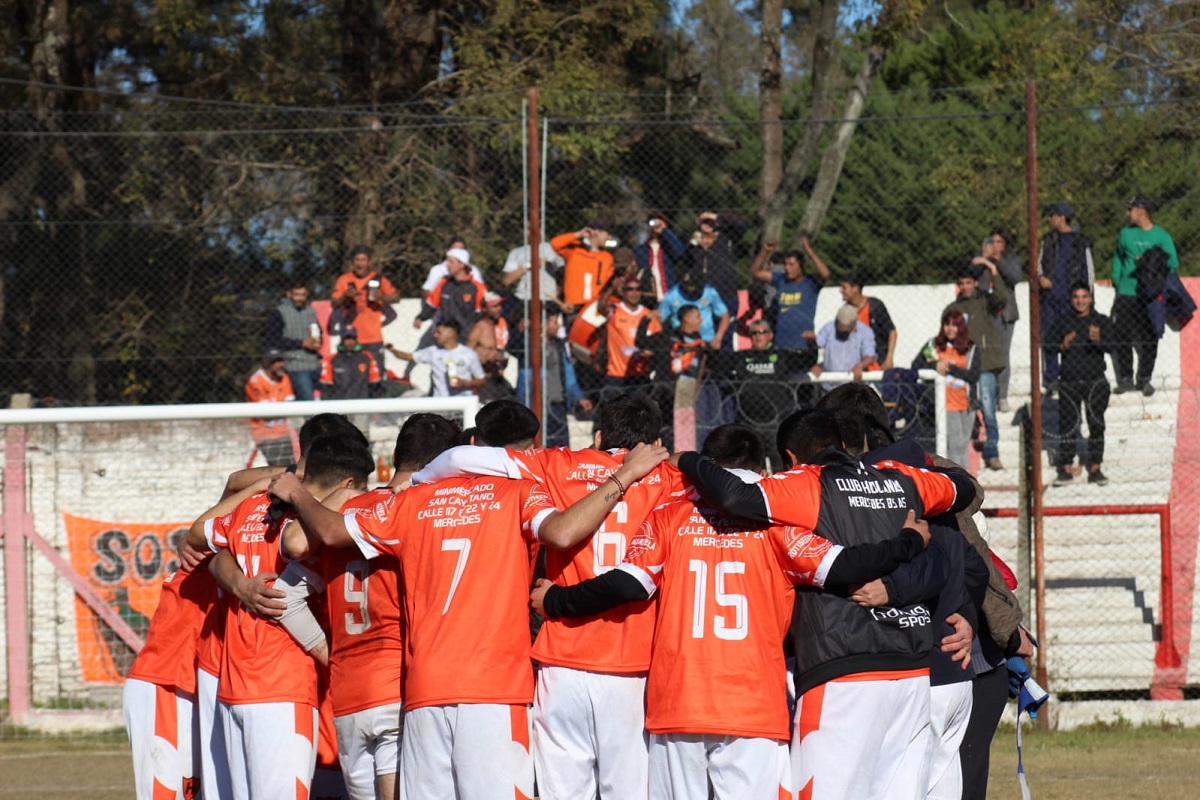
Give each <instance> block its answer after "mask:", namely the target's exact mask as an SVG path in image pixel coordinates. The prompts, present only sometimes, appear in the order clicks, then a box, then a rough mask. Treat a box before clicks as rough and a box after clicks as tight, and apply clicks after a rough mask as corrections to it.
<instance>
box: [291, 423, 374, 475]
mask: <svg viewBox="0 0 1200 800" xmlns="http://www.w3.org/2000/svg"><path fill="white" fill-rule="evenodd" d="M321 436H345V437H348V438H350V439H353V440H356V441H358V442H359V443H361V444H362V446H363V447H369V446H370V445H369V444H368V443H367V437H366V436H365V435H364V434H363V432H362V431H360V430H359V429H358V428H357V427H356V426H355V424H354V423H353V422H351V421H350V418H349V417H347V416H346V415H345V414H331V413H329V412H325V413H323V414H317V415H316V416H315V417H309V419H308V420H307V421H305V423H304V424H303V425H301V426H300V455H304V454H305V453H307V452H308V449H309V447H310V446H311V445H312V443H313V442H315V441H316V440H317V439H318V438H319V437H321ZM306 463H307V462H306Z"/></svg>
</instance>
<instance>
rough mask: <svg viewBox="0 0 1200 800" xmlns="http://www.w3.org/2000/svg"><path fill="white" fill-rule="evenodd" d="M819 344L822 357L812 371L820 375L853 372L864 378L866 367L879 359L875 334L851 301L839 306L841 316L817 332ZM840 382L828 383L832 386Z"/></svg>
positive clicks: (826, 386)
mask: <svg viewBox="0 0 1200 800" xmlns="http://www.w3.org/2000/svg"><path fill="white" fill-rule="evenodd" d="M817 346H818V347H820V348H821V349H822V357H823V358H822V361H821V363H820V364H817V365H814V366H813V367H812V368H811V369H809V372H810V373H812V374H813V375H814V376H815V377H820V376H821V375H822V374H823V373H825V372H850V373H853V374H854V380H855V382H858V381H861V380H862V374H863V370H865V369H867V368H868V367H870V366H871V365H872V364H874V363H875V334H874V333H872V332H871V329H870V328H868V327H867V326H866V325H864V324H863V323H862V322H860V321H859V319H858V309H857V308H855V307H854V306H852V305H850V304H849V303H846V304H844V305H843V306H842V307H841V308H839V309H838V312H837V318H836V319H834V321H833V322H827V323H825V325H824V326H822V328H821V331H820V333H818V334H817ZM835 385H836V384H832V383H827V384H824V386H825V389H826V390H829V389H832V388H833V387H834V386H835Z"/></svg>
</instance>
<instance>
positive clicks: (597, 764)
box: [533, 666, 648, 800]
mask: <svg viewBox="0 0 1200 800" xmlns="http://www.w3.org/2000/svg"><path fill="white" fill-rule="evenodd" d="M646 752H647V737H646V676H645V675H604V674H601V673H598V672H584V671H582V670H577V669H570V668H567V667H550V666H544V667H541V668H540V669H539V670H538V675H537V688H536V690H535V692H534V696H533V753H534V763H535V766H536V771H537V781H538V793H539V796H540V797H541V798H542V800H576V798H580V797H596V796H597V793H599V797H600V798H601V800H610V799H615V800H623V798H627V797H642V796H644V795H645V794H646V785H647V783H648V777H647V775H648V766H647V756H646Z"/></svg>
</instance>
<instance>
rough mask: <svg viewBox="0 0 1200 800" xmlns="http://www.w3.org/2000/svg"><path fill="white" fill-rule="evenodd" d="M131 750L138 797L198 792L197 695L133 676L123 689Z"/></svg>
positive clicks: (151, 798)
mask: <svg viewBox="0 0 1200 800" xmlns="http://www.w3.org/2000/svg"><path fill="white" fill-rule="evenodd" d="M121 710H122V712H123V713H124V715H125V730H126V731H127V732H128V733H129V745H130V748H131V750H132V752H133V783H134V789H135V790H136V792H137V799H138V800H162V799H163V798H164V797H174V798H177V800H184V798H188V799H189V800H190V798H192V797H195V796H198V792H197V791H196V790H197V782H198V777H197V772H198V769H197V768H198V767H199V758H198V753H197V748H196V747H195V746H194V745H197V744H199V741H200V733H199V730H198V727H199V721H198V720H197V718H196V703H195V697H194V696H193V695H191V694H188V693H187V692H181V691H179V690H177V689H175V688H173V687H168V686H159V685H158V684H155V683H147V682H146V681H139V680H137V679H134V678H131V679H129V680H127V681H125V688H124V690H123V691H122V693H121Z"/></svg>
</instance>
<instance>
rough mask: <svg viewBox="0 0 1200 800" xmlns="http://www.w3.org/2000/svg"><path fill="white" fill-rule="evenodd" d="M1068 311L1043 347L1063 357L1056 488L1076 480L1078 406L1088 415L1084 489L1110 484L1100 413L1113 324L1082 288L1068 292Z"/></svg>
mask: <svg viewBox="0 0 1200 800" xmlns="http://www.w3.org/2000/svg"><path fill="white" fill-rule="evenodd" d="M1071 309H1072V313H1071V314H1069V315H1068V316H1064V317H1059V318H1058V319H1057V320H1056V321H1055V323H1054V326H1053V327H1052V328H1050V332H1049V334H1048V335H1047V342H1048V343H1050V344H1054V345H1056V346H1057V347H1058V348H1059V350H1060V351H1061V353H1062V384H1061V387H1062V388H1061V394H1062V402H1060V403H1059V404H1058V438H1059V444H1058V457H1059V461H1058V474H1057V477H1056V478H1055V479H1054V484H1055V485H1056V486H1061V485H1063V484H1065V483H1069V482H1070V481H1071V479H1072V478H1073V477H1074V475H1073V473H1072V471H1071V468H1072V465H1073V462H1074V461H1075V438H1076V435H1077V434H1078V433H1079V406H1080V405H1082V406H1083V408H1084V411H1085V413H1086V414H1087V424H1088V453H1087V473H1088V483H1098V484H1100V485H1101V486H1103V485H1105V484H1106V483H1108V478H1106V477H1104V473H1103V472H1101V471H1100V464H1101V462H1103V461H1104V412H1105V411H1106V410H1107V409H1108V397H1109V387H1108V378H1107V377H1106V375H1105V368H1106V365H1105V363H1104V354H1105V353H1107V352H1108V351H1109V349H1110V348H1111V346H1112V343H1113V330H1112V323H1111V322H1109V319H1108V317H1106V316H1104V315H1103V314H1098V313H1096V309H1095V304H1094V302H1093V299H1092V290H1091V288H1090V287H1088V285H1087V284H1085V283H1077V284H1075V285H1074V286H1072V287H1071Z"/></svg>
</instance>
